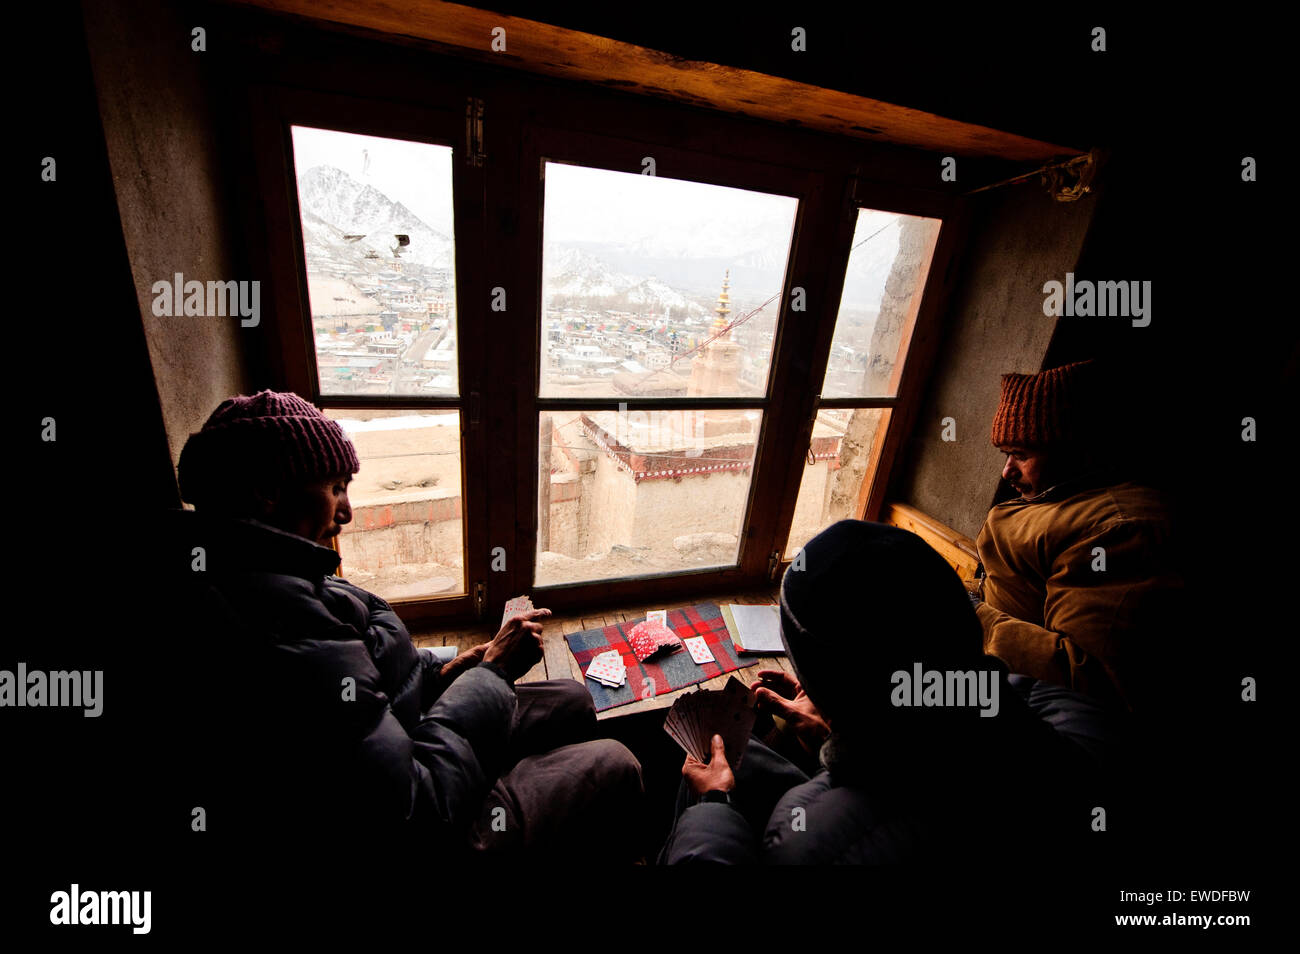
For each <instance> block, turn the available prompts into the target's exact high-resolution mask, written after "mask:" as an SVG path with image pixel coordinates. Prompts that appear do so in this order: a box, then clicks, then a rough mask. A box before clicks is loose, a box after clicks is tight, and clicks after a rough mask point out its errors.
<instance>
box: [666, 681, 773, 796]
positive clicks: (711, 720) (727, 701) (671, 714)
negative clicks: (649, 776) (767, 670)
mask: <svg viewBox="0 0 1300 954" xmlns="http://www.w3.org/2000/svg"><path fill="white" fill-rule="evenodd" d="M754 715H755V713H754V694H753V692H752V691H751V690H750V689H748V688H747V687H746V686H745V685H744V684H743V683H741V682H740V681H739V680H738V679H736V678H735V677H734V676H733V677H731V679H729V680H728V681H727V684H726V686H724V687H723V688H722V689H714V690H703V689H702V690H699V691H696V692H690V693H686V694H685V695H683V696H680V697H678V699H677V701H676V702H674V703H673V707H672V708H671V709H670V710H669V711H668V715H667V717H665V719H664V730H665V731H666V732H667V733H668V735H669V736H671V737H672V739H673V741H675V742H676V743H677V744H678V745H680V746H681V747H682V748H683V749H684V750H685V751H686V752H687V754H689V755H692V756H694V757H695V758H697V759H699V760H700V761H701V762H708V761H709V759H710V758H711V757H712V754H713V742H712V740H713V736H714V735H720V736H722V742H723V745H724V747H725V749H726V753H727V764H728V765H730V766H731V770H732V771H733V772H734V771H736V769H737V768H739V766H740V761H741V759H742V758H743V757H744V754H745V749H746V747H747V746H748V744H749V733H750V732H751V731H752V730H753V728H754Z"/></svg>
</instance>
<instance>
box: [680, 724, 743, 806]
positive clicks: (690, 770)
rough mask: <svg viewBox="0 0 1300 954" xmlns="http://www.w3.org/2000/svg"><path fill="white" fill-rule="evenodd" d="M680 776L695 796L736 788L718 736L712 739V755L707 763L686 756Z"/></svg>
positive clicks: (725, 753) (724, 747)
mask: <svg viewBox="0 0 1300 954" xmlns="http://www.w3.org/2000/svg"><path fill="white" fill-rule="evenodd" d="M682 774H683V775H684V776H686V782H687V784H688V785H690V786H691V790H692V791H694V792H695V794H696V795H703V794H704V793H705V792H729V791H731V790H732V789H733V788H735V787H736V776H734V775H733V774H731V766H730V765H728V764H727V749H726V746H725V745H724V744H723V741H722V736H720V735H715V736H714V737H713V754H712V756H711V757H710V758H709V761H708V763H707V764H706V763H704V762H701V761H700V760H699V759H697V758H696V757H695V756H693V755H688V756H686V762H685V764H684V765H682Z"/></svg>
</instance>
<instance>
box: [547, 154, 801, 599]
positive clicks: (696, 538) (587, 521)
mask: <svg viewBox="0 0 1300 954" xmlns="http://www.w3.org/2000/svg"><path fill="white" fill-rule="evenodd" d="M545 190H546V191H545V201H544V212H543V244H542V308H541V316H540V322H541V325H540V329H541V334H540V340H541V352H540V368H541V371H540V375H539V385H538V389H539V396H540V397H541V398H543V399H545V398H574V399H577V398H592V397H599V398H617V399H618V400H619V406H618V408H617V409H608V408H606V409H601V408H599V407H597V406H592V407H587V408H565V409H563V410H560V409H556V410H550V411H547V410H542V411H541V412H540V414H539V442H538V444H539V461H541V462H542V471H543V473H542V474H541V475H540V477H539V493H538V528H539V532H538V535H537V568H536V574H535V578H534V580H535V583H536V584H538V585H548V584H557V583H580V582H590V581H594V580H602V579H611V578H618V577H633V576H643V575H649V574H656V573H668V572H674V571H680V570H695V569H701V568H706V567H720V566H735V565H736V561H737V558H738V556H739V552H740V538H741V532H742V530H743V528H744V520H745V513H746V510H747V507H748V504H749V500H750V490H751V479H750V478H751V472H752V470H753V466H754V449H755V446H756V445H757V443H758V439H759V435H760V432H761V430H762V423H763V407H764V405H765V404H766V396H767V390H768V379H769V376H770V370H771V360H772V350H773V343H774V341H775V338H776V325H777V314H778V312H779V311H780V298H781V292H782V288H783V287H784V281H785V269H786V263H787V259H788V256H789V249H790V239H791V236H792V234H793V231H794V221H795V213H796V211H797V208H798V201H797V200H796V199H793V198H790V197H788V196H778V195H767V194H763V193H758V192H752V191H746V190H741V189H731V188H725V187H722V186H716V185H708V184H704V183H699V182H690V181H684V180H680V179H670V178H666V177H660V176H646V175H639V174H633V173H627V172H614V171H609V170H605V169H593V168H590V167H583V166H576V165H565V164H561V163H556V162H547V163H546V164H545ZM647 398H649V399H658V400H659V401H660V402H668V403H670V404H672V405H673V406H672V407H671V408H665V407H654V406H646V407H644V408H643V407H642V406H641V405H640V402H641V401H643V400H644V399H647ZM698 398H717V399H732V402H731V404H732V405H733V406H729V407H726V408H718V407H715V408H711V409H702V408H700V407H699V406H698V405H697V404H696V403H695V402H694V401H692V399H698ZM741 399H746V400H741ZM756 399H757V400H756ZM548 464H549V466H548Z"/></svg>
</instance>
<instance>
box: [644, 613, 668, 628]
mask: <svg viewBox="0 0 1300 954" xmlns="http://www.w3.org/2000/svg"><path fill="white" fill-rule="evenodd" d="M645 621H646V622H647V623H658V624H659V625H660V626H664V627H667V625H668V611H667V610H651V611H650V612H648V613H646V614H645Z"/></svg>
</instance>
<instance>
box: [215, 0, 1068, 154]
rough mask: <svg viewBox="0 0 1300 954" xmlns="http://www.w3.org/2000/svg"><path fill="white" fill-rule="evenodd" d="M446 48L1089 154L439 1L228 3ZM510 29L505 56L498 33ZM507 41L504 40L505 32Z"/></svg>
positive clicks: (896, 138)
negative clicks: (499, 47)
mask: <svg viewBox="0 0 1300 954" xmlns="http://www.w3.org/2000/svg"><path fill="white" fill-rule="evenodd" d="M226 2H229V3H234V4H239V5H243V6H254V7H260V8H262V9H265V10H271V11H274V12H277V13H283V14H290V15H294V16H299V17H304V18H307V19H314V20H324V21H327V22H330V23H335V24H340V25H343V26H347V27H355V28H361V29H365V30H374V31H377V32H379V33H384V34H390V35H396V36H401V37H409V38H413V39H416V40H420V41H425V42H426V43H432V44H436V45H437V46H438V47H441V48H442V51H443V52H447V53H450V54H452V55H455V56H459V57H464V58H468V59H474V60H478V61H481V62H484V63H490V64H493V65H496V66H505V67H510V68H514V69H520V70H526V71H528V72H532V73H540V74H544V75H546V76H552V77H556V78H558V79H565V80H575V81H578V82H583V83H591V84H595V85H598V86H604V87H607V88H610V89H618V90H623V91H627V92H632V93H639V94H643V95H646V96H653V97H656V98H660V99H666V100H672V101H676V102H679V103H684V104H687V105H690V106H696V107H704V108H707V109H718V110H723V111H726V112H731V113H739V114H741V115H744V116H751V117H754V118H758V119H764V120H769V121H771V122H775V123H780V124H782V125H784V126H795V127H801V128H804V129H810V130H817V131H820V132H826V133H831V134H834V135H839V136H848V137H851V138H855V139H862V140H866V141H870V142H882V143H893V144H895V145H900V146H905V147H909V148H914V149H923V150H926V151H930V152H943V153H944V154H948V155H959V156H971V157H976V156H979V157H988V158H996V159H1006V160H1013V161H1041V160H1048V159H1054V158H1062V157H1069V156H1076V155H1082V154H1083V152H1084V151H1086V150H1082V149H1078V148H1072V147H1068V146H1061V145H1056V144H1054V143H1047V142H1041V141H1039V140H1036V139H1029V138H1026V137H1024V136H1017V135H1014V134H1012V133H1005V132H1000V131H999V130H996V129H990V128H989V127H987V126H979V125H975V124H972V123H964V122H959V121H957V120H953V119H946V118H944V117H942V116H936V115H935V114H933V113H927V112H923V111H921V110H918V109H911V108H908V107H906V106H897V105H894V104H892V103H885V102H881V101H880V100H876V99H870V98H868V97H865V96H857V95H854V94H852V93H845V92H842V91H839V90H833V89H825V88H823V87H819V86H812V85H810V84H808V83H800V82H797V81H795V80H790V79H785V78H783V77H779V76H770V75H767V74H764V73H757V72H754V71H752V70H743V69H736V68H734V67H730V66H721V65H719V64H716V63H706V62H702V61H698V60H688V59H684V58H682V57H679V56H674V55H672V54H668V53H663V52H660V51H658V50H652V49H648V48H646V47H642V46H636V45H634V44H631V43H624V42H621V41H619V40H611V39H608V38H607V37H601V36H595V35H593V34H590V33H583V32H580V31H578V30H569V29H565V28H564V27H558V26H553V25H551V24H548V23H539V22H537V21H534V20H526V19H523V18H522V17H512V16H505V15H503V14H500V13H493V12H491V11H489V10H478V9H475V8H474V7H467V6H464V5H462V4H458V3H441V2H437V0H421V2H412V3H398V2H393V0H226ZM497 28H500V29H503V30H504V31H505V36H504V42H505V49H504V50H503V51H494V50H493V49H492V43H493V37H494V34H493V30H496V29H497ZM498 35H499V34H498Z"/></svg>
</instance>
